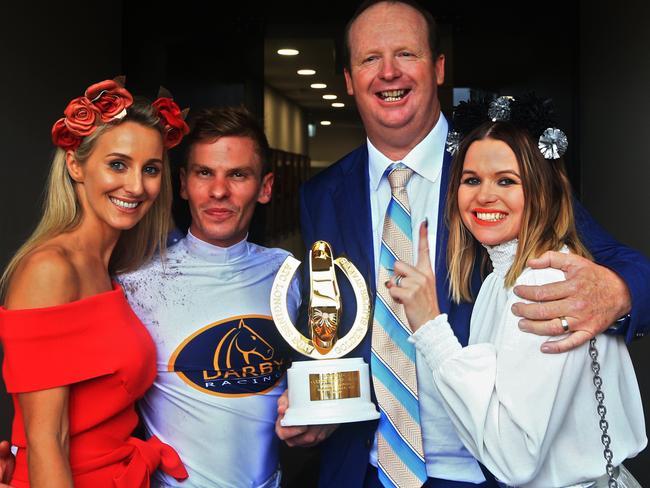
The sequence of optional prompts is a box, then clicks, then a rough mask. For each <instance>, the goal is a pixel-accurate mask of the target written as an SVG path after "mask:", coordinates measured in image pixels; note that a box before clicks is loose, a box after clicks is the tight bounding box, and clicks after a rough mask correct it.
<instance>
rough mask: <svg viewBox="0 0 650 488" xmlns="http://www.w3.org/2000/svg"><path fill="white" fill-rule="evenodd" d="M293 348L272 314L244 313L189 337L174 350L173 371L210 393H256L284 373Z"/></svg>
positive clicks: (266, 388)
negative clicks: (288, 349)
mask: <svg viewBox="0 0 650 488" xmlns="http://www.w3.org/2000/svg"><path fill="white" fill-rule="evenodd" d="M287 352H288V351H287V348H286V346H285V343H284V341H283V340H282V338H281V336H280V334H279V333H278V331H277V329H276V327H275V324H274V323H273V320H272V318H271V317H269V316H265V315H242V316H238V317H231V318H228V319H226V320H222V321H220V322H215V323H213V324H210V325H208V326H206V327H203V328H202V329H200V330H198V331H197V332H195V333H194V334H192V335H191V336H190V337H188V338H187V339H185V340H184V341H183V343H182V344H181V345H180V346H178V347H177V348H176V351H174V354H172V357H171V359H170V361H169V367H168V371H171V372H175V373H176V374H178V375H179V376H180V377H181V379H182V380H183V381H185V383H187V384H188V385H190V386H191V387H193V388H195V389H197V390H200V391H202V392H204V393H210V394H212V395H218V396H225V397H238V396H249V395H256V394H260V393H264V392H265V391H267V390H269V389H271V388H273V387H274V386H275V385H276V384H277V382H278V381H279V380H280V378H282V375H283V374H284V372H285V370H286V368H287V364H286V358H287V357H288V354H287Z"/></svg>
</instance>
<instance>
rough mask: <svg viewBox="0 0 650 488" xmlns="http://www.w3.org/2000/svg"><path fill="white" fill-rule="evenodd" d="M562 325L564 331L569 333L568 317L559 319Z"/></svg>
mask: <svg viewBox="0 0 650 488" xmlns="http://www.w3.org/2000/svg"><path fill="white" fill-rule="evenodd" d="M558 318H559V319H560V322H561V323H562V330H563V331H564V332H569V322H567V319H566V317H558Z"/></svg>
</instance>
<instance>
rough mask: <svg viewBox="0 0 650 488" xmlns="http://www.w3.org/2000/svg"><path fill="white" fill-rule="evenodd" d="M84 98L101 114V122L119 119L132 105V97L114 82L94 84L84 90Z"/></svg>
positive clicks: (107, 81) (105, 81)
mask: <svg viewBox="0 0 650 488" xmlns="http://www.w3.org/2000/svg"><path fill="white" fill-rule="evenodd" d="M86 98H87V99H88V100H90V101H91V102H92V103H93V105H95V107H97V109H98V110H99V111H100V112H101V117H102V122H110V121H111V120H113V119H116V118H118V119H121V118H122V117H124V116H125V115H126V109H127V108H129V107H130V106H131V105H132V104H133V96H131V94H130V93H129V91H128V90H127V89H126V88H124V87H123V86H121V85H120V84H119V83H117V82H115V81H114V80H104V81H100V82H99V83H95V84H94V85H92V86H90V87H89V88H88V89H87V90H86Z"/></svg>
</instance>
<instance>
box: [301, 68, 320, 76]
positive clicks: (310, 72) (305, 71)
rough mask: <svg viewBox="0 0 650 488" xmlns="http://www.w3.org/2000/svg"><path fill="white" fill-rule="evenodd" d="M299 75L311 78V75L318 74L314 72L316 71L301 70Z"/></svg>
mask: <svg viewBox="0 0 650 488" xmlns="http://www.w3.org/2000/svg"><path fill="white" fill-rule="evenodd" d="M298 74H299V75H303V76H311V75H315V74H316V70H314V69H299V70H298Z"/></svg>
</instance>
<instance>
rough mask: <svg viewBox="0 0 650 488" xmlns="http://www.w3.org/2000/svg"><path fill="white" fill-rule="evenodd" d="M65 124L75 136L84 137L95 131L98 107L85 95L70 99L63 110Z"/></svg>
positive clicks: (98, 114) (98, 115)
mask: <svg viewBox="0 0 650 488" xmlns="http://www.w3.org/2000/svg"><path fill="white" fill-rule="evenodd" d="M63 114H64V115H65V125H66V126H67V127H68V129H69V130H70V132H72V133H73V134H74V135H76V136H81V137H85V136H87V135H89V134H92V133H93V132H94V131H95V128H96V124H95V122H96V121H97V118H98V117H100V115H101V114H100V113H99V109H98V108H97V107H95V106H94V105H93V104H92V103H91V102H90V100H88V99H87V98H86V97H78V98H75V99H74V100H72V101H71V102H70V103H69V104H68V106H67V107H66V109H65V111H64V112H63Z"/></svg>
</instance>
